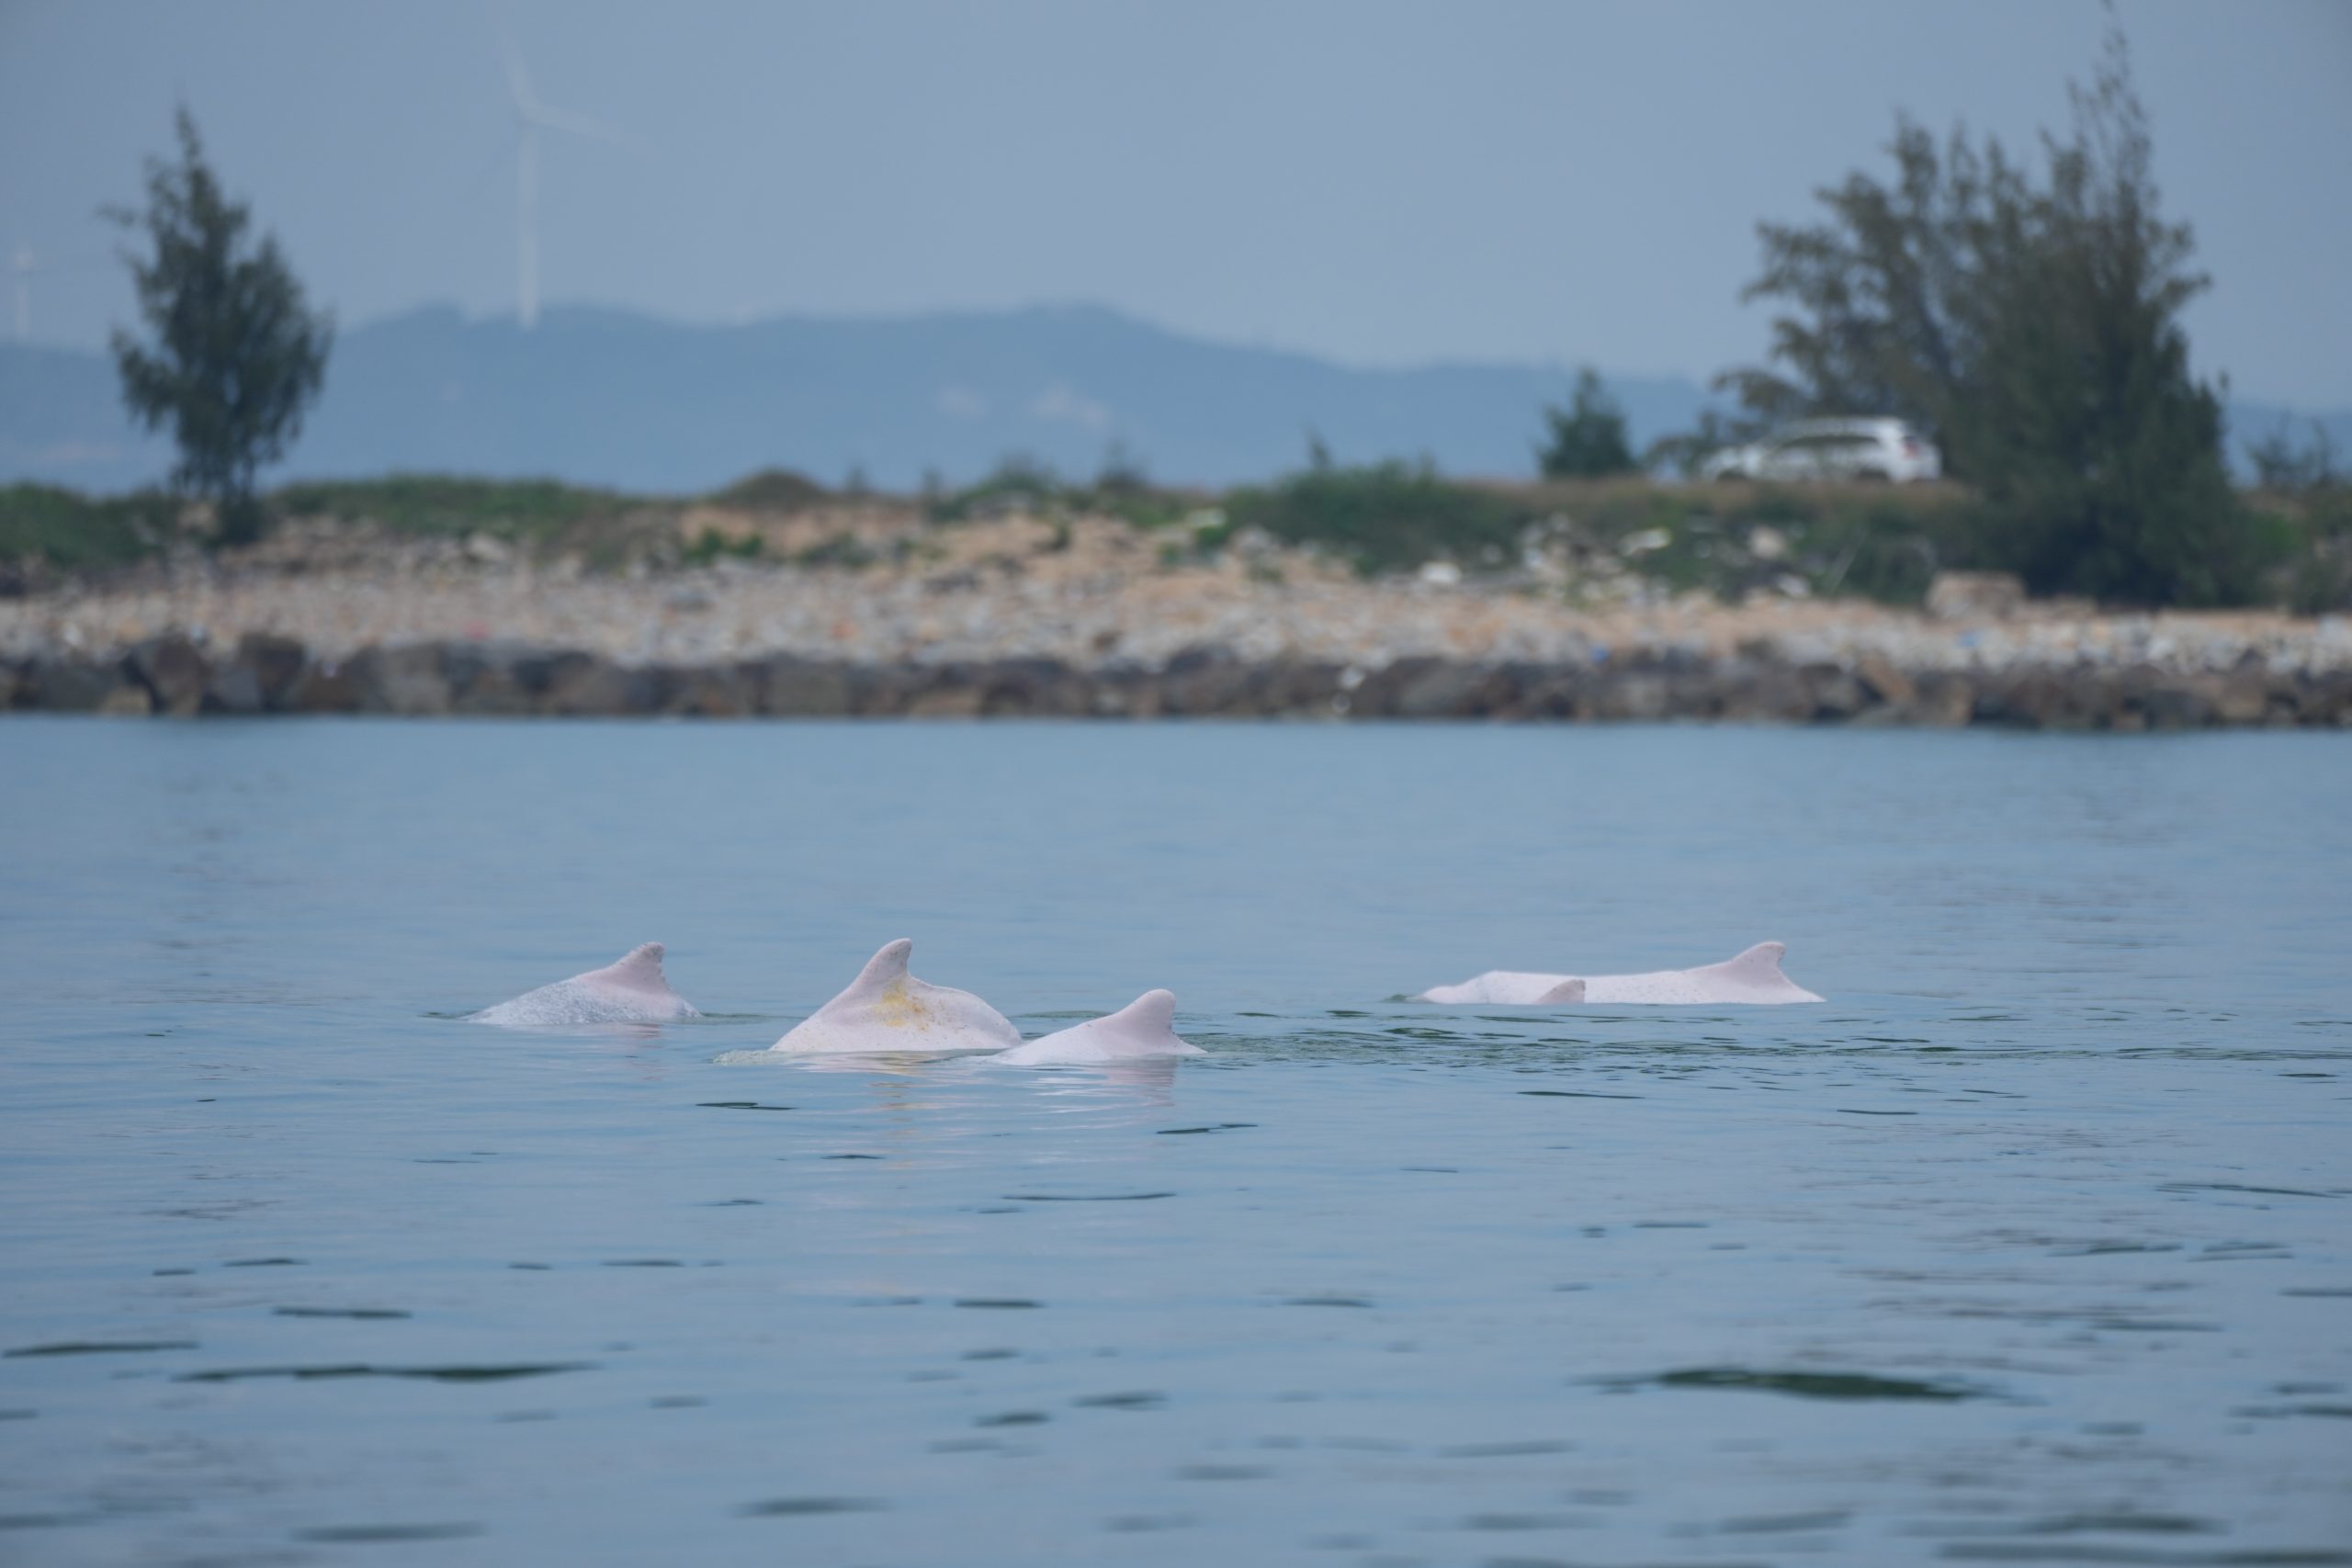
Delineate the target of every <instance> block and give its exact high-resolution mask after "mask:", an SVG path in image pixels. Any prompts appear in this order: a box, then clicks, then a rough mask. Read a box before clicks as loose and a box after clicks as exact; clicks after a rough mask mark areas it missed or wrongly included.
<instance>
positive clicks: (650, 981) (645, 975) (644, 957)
mask: <svg viewBox="0 0 2352 1568" xmlns="http://www.w3.org/2000/svg"><path fill="white" fill-rule="evenodd" d="M667 951H668V950H667V949H665V948H664V947H663V946H662V944H661V943H660V942H642V943H640V944H639V945H638V946H636V947H632V948H630V949H629V950H628V953H625V954H623V955H622V956H621V957H619V958H617V959H616V960H615V961H614V962H613V963H612V964H610V965H609V966H607V967H606V969H605V974H607V975H610V976H612V977H613V978H614V979H616V980H618V981H621V982H622V983H624V984H626V985H631V986H644V987H662V988H667V987H668V986H669V984H670V982H669V980H668V979H667V977H665V976H663V975H662V953H665V952H667Z"/></svg>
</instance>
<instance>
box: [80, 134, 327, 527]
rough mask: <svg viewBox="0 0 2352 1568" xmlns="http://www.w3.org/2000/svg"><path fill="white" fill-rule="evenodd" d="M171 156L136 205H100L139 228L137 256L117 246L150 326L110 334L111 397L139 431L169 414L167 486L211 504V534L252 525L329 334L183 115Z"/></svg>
mask: <svg viewBox="0 0 2352 1568" xmlns="http://www.w3.org/2000/svg"><path fill="white" fill-rule="evenodd" d="M178 131H179V158H178V160H177V161H176V162H171V161H166V160H164V159H161V158H155V159H151V160H149V162H148V165H147V205H146V209H145V210H144V211H141V212H132V211H128V210H117V211H115V212H113V213H112V214H111V216H113V217H114V219H115V220H116V221H118V222H119V223H121V224H122V225H123V226H124V227H125V228H126V229H130V230H133V231H143V234H144V237H145V239H146V241H147V242H148V244H149V246H150V254H147V255H145V256H141V255H139V254H134V253H132V252H130V251H126V252H125V253H124V255H123V259H124V261H125V262H126V263H128V264H129V265H130V272H131V278H132V282H133V284H134V286H135V288H136V289H137V293H138V299H139V314H140V317H141V320H142V321H143V322H144V323H145V326H146V328H147V331H148V333H150V334H151V336H150V340H149V341H144V342H142V341H141V339H139V338H138V337H135V336H134V335H133V334H132V333H130V332H128V331H124V330H122V329H119V328H118V329H117V330H116V332H115V333H114V340H113V341H114V355H115V365H116V368H117V370H118V372H119V375H120V377H121V381H122V397H123V402H124V403H125V405H126V406H127V407H128V408H129V409H130V412H131V414H132V416H133V417H134V418H136V419H137V420H139V422H140V423H141V424H143V425H144V426H145V427H146V428H148V429H150V430H153V429H156V428H158V427H160V426H162V425H164V424H167V423H168V424H169V425H170V426H171V428H172V435H173V439H174V440H175V442H176V443H177V445H178V446H179V454H180V456H179V464H178V466H177V467H176V468H175V469H174V470H173V474H172V482H173V483H174V485H175V486H176V487H177V488H178V489H180V490H181V491H184V492H186V493H188V494H192V495H196V496H199V497H203V498H205V499H208V500H210V501H212V502H215V503H216V504H217V505H218V506H219V508H220V528H221V534H222V536H223V537H226V538H231V539H238V538H247V537H250V536H252V535H253V534H254V532H256V531H257V523H258V512H257V509H256V508H255V506H254V501H253V494H254V473H255V471H256V470H257V469H258V468H261V467H262V466H263V465H265V464H267V463H272V462H276V461H277V459H278V458H279V457H282V456H283V455H284V454H285V451H286V447H287V446H288V443H289V442H291V441H292V440H293V439H294V437H295V436H296V435H297V434H299V433H300V430H301V424H302V411H303V409H304V407H305V406H306V405H307V404H308V403H309V402H310V401H311V400H312V399H313V398H315V397H316V396H317V395H318V391H319V388H320V385H321V383H322V380H323V378H324V377H325V373H326V357H327V347H328V344H329V343H330V341H331V340H332V337H333V334H334V326H333V323H332V322H331V321H330V320H329V319H328V318H327V317H326V315H325V314H323V313H322V312H312V311H311V310H309V309H307V308H306V306H305V305H304V302H303V298H302V287H301V285H300V283H299V282H297V281H296V279H295V277H294V275H293V272H292V271H291V270H290V269H289V268H288V266H287V265H286V261H285V258H284V257H283V256H282V255H281V254H279V252H278V248H277V240H276V239H275V238H274V237H272V236H270V235H267V234H264V235H262V236H261V237H260V239H259V241H258V242H257V243H256V242H254V241H252V240H249V239H248V238H247V235H246V231H247V229H248V228H249V227H250V224H251V217H250V214H249V212H248V211H247V209H246V207H245V205H244V204H243V203H242V202H236V201H232V200H230V199H229V198H228V197H227V196H226V195H225V194H224V193H223V192H222V190H221V188H220V181H219V180H218V178H216V177H215V175H213V173H212V170H211V167H210V166H209V164H206V162H205V161H204V146H203V142H202V141H201V140H200V139H199V138H198V135H197V130H196V121H195V119H194V118H191V117H190V115H189V114H188V112H187V109H186V108H185V107H183V108H182V109H181V110H180V111H179V118H178Z"/></svg>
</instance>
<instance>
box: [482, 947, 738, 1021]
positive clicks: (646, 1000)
mask: <svg viewBox="0 0 2352 1568" xmlns="http://www.w3.org/2000/svg"><path fill="white" fill-rule="evenodd" d="M701 1016H702V1015H701V1014H700V1013H698V1012H696V1011H695V1010H694V1007H693V1005H692V1004H691V1003H689V1002H688V1001H687V1000H686V998H684V997H682V996H680V995H678V993H677V992H675V991H673V990H672V989H671V988H670V982H669V981H668V979H666V978H665V977H664V976H662V944H661V943H660V942H647V943H646V944H645V945H644V946H642V947H638V948H632V949H630V950H629V953H628V956H627V957H625V958H622V959H619V960H617V961H616V962H615V963H611V964H605V966H604V967H603V968H602V969H591V970H589V971H588V972H587V973H586V974H584V975H574V976H572V977H571V979H569V980H558V981H557V982H556V983H555V984H554V985H552V986H541V987H539V988H538V989H537V990H536V991H526V992H524V993H523V994H522V995H521V996H519V997H516V998H515V999H514V1000H512V1001H505V1002H500V1003H499V1004H498V1005H497V1006H496V1007H489V1008H484V1009H482V1010H481V1011H480V1012H477V1013H469V1014H468V1015H467V1018H468V1021H470V1022H474V1023H502V1024H504V1025H506V1026H507V1027H509V1028H512V1029H560V1028H563V1027H565V1026H567V1025H571V1024H580V1023H671V1022H674V1021H677V1020H679V1019H684V1018H700V1017H701Z"/></svg>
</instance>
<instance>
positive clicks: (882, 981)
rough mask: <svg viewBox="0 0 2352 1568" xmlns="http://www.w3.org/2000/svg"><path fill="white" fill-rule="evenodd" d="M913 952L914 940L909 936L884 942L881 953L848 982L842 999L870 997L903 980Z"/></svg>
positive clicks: (867, 962)
mask: <svg viewBox="0 0 2352 1568" xmlns="http://www.w3.org/2000/svg"><path fill="white" fill-rule="evenodd" d="M914 950H915V939H914V938H912V937H910V936H902V937H900V938H899V939H898V940H897V941H895V942H884V943H883V944H882V951H881V952H879V953H876V954H875V955H874V956H873V957H871V958H869V959H867V960H866V961H865V968H863V969H861V970H859V971H858V972H857V978H856V979H854V980H853V981H851V982H850V987H849V989H848V990H846V991H843V992H842V996H843V997H844V998H857V997H870V996H873V995H875V994H876V992H878V991H881V990H884V989H886V988H888V987H890V986H893V985H896V984H897V983H898V982H899V981H900V980H903V979H905V978H906V977H907V959H908V958H909V956H910V955H911V954H912V953H913V952H914Z"/></svg>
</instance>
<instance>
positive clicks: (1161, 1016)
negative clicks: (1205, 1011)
mask: <svg viewBox="0 0 2352 1568" xmlns="http://www.w3.org/2000/svg"><path fill="white" fill-rule="evenodd" d="M1103 1022H1105V1023H1114V1024H1117V1025H1118V1026H1119V1028H1120V1029H1121V1030H1122V1031H1123V1032H1129V1033H1134V1034H1139V1035H1145V1036H1148V1037H1149V1038H1151V1039H1154V1040H1157V1039H1159V1037H1160V1036H1161V1035H1163V1034H1172V1033H1174V1032H1175V1030H1176V993H1175V992H1173V991H1146V992H1145V993H1144V994H1143V995H1141V996H1139V997H1137V998H1136V999H1135V1000H1133V1001H1131V1002H1129V1003H1128V1004H1127V1005H1126V1006H1125V1007H1123V1008H1121V1009H1120V1010H1118V1011H1116V1012H1114V1013H1113V1014H1112V1015H1111V1016H1110V1017H1108V1018H1106V1019H1104V1020H1103Z"/></svg>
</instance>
